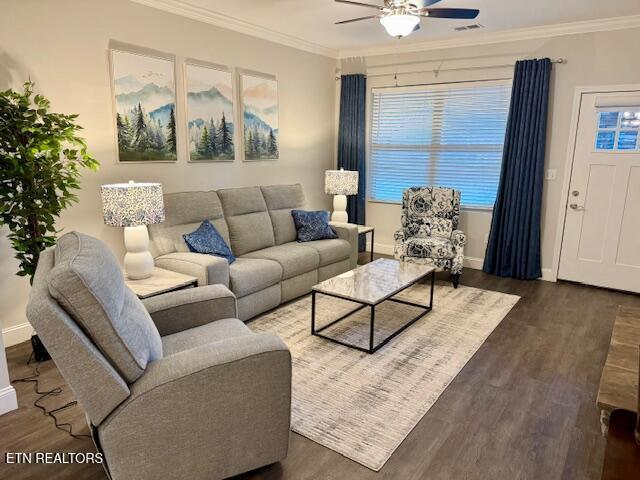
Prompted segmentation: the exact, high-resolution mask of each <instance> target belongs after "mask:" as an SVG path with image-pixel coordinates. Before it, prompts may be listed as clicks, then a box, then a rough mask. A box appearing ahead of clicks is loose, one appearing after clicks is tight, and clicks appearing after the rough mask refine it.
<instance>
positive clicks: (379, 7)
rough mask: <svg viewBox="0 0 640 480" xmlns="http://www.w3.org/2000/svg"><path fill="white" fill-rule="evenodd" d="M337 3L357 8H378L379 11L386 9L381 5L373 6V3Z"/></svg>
mask: <svg viewBox="0 0 640 480" xmlns="http://www.w3.org/2000/svg"><path fill="white" fill-rule="evenodd" d="M335 2H336V3H346V4H347V5H355V6H357V7H368V8H377V9H378V10H382V9H383V8H384V7H383V6H381V5H373V4H371V3H360V2H352V1H350V0H335Z"/></svg>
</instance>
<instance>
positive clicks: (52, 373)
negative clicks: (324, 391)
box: [0, 270, 640, 480]
mask: <svg viewBox="0 0 640 480" xmlns="http://www.w3.org/2000/svg"><path fill="white" fill-rule="evenodd" d="M462 284H464V285H470V286H474V287H478V288H484V289H488V290H496V291H500V292H505V293H513V294H517V295H520V296H521V297H522V300H521V301H520V302H519V303H518V304H517V305H516V306H515V307H514V309H513V310H512V311H511V312H510V313H509V315H508V316H507V317H506V318H505V319H504V320H503V322H502V323H501V324H500V325H499V326H498V328H496V330H495V331H494V332H493V333H492V335H491V336H490V337H489V338H488V340H487V341H486V343H485V344H484V345H483V346H482V347H481V348H480V350H478V352H477V353H476V354H475V356H474V357H473V358H472V359H471V360H470V361H469V363H468V364H467V365H466V366H465V368H464V369H463V370H462V371H461V372H460V374H459V375H458V376H457V377H456V379H455V380H454V381H453V382H452V383H451V385H450V386H449V387H448V388H447V390H446V391H445V392H444V394H443V395H442V396H441V397H440V399H439V400H438V402H437V403H436V404H435V405H434V406H433V408H431V410H430V411H429V412H428V413H427V414H426V415H425V416H424V418H423V419H422V420H421V421H420V423H418V425H417V426H416V428H415V429H414V430H413V431H412V432H411V434H410V435H409V436H408V437H407V438H406V439H405V441H404V442H403V444H402V445H401V446H400V447H399V448H398V450H396V452H395V454H394V455H393V456H392V457H391V459H390V460H389V461H388V462H387V464H386V465H385V466H384V468H383V469H382V470H381V471H380V472H378V473H376V472H373V471H370V470H368V469H367V468H365V467H363V466H361V465H359V464H357V463H355V462H353V461H351V460H349V459H347V458H345V457H342V456H341V455H339V454H337V453H335V452H333V451H332V450H329V449H327V448H325V447H322V446H321V445H318V444H316V443H314V442H312V441H310V440H307V439H306V438H304V437H302V436H300V435H297V434H292V435H291V445H290V451H289V456H288V457H287V459H286V460H285V461H283V462H281V463H279V464H276V465H271V466H269V467H265V468H262V469H260V470H257V471H254V472H250V473H248V474H245V475H242V476H240V477H238V478H241V479H252V480H253V479H256V480H257V479H260V480H262V479H269V480H271V479H295V480H305V479H336V480H338V479H350V480H360V479H362V480H364V479H385V480H387V479H402V480H405V479H406V480H419V479H429V480H440V479H443V480H444V479H455V480H461V479H465V480H472V479H479V480H480V479H481V480H499V479H505V480H513V479H536V480H538V479H545V480H551V479H566V480H577V479H599V478H600V473H601V469H602V462H603V455H604V447H605V439H604V438H603V437H602V436H601V434H600V425H599V417H598V410H597V408H596V393H597V389H598V382H599V379H600V372H601V370H602V366H603V365H604V361H605V357H606V354H607V348H608V345H609V339H610V336H611V329H612V325H613V321H614V318H615V315H616V310H617V308H618V305H631V306H640V296H637V295H629V294H624V293H618V292H612V291H609V290H604V289H599V288H592V287H588V286H582V285H576V284H571V283H564V282H560V283H549V282H543V281H530V282H525V281H518V280H512V279H503V278H498V277H493V276H490V275H486V274H484V273H482V272H480V271H477V270H465V272H464V274H463V276H462ZM436 301H437V299H436ZM29 352H30V346H29V344H27V343H25V344H21V345H17V346H15V347H11V348H9V349H8V350H7V357H8V362H9V370H10V375H11V378H12V379H15V378H19V377H23V376H26V375H28V374H29V372H30V369H29V368H27V367H26V366H25V363H26V361H27V358H28V356H29ZM41 371H42V375H41V379H42V387H43V388H45V389H47V388H53V387H55V386H58V385H63V384H64V380H63V379H62V377H61V376H60V374H59V373H58V371H57V369H56V368H55V365H53V363H52V362H46V363H45V364H43V365H42V367H41ZM14 386H15V388H16V390H17V392H18V399H19V404H20V408H19V409H18V410H17V411H15V412H11V413H9V414H7V415H4V416H2V417H0V449H1V450H2V452H3V453H4V452H6V451H51V452H80V451H93V445H92V443H91V441H90V440H89V439H74V438H71V437H69V436H68V435H66V434H65V433H63V432H60V431H59V430H56V429H55V428H54V427H53V424H52V421H51V419H50V418H46V417H44V416H43V415H42V413H41V412H40V411H39V410H38V409H36V408H35V407H33V405H32V403H33V401H34V400H35V399H36V398H37V396H36V395H35V394H34V393H33V387H32V385H31V384H23V383H17V384H15V385H14ZM71 398H72V396H71V393H70V391H69V388H68V387H66V386H65V387H64V393H63V395H61V396H58V397H53V398H48V399H46V400H45V401H44V402H43V403H44V404H45V405H47V406H48V408H55V407H57V406H60V405H62V404H64V403H66V402H67V401H68V400H69V399H71ZM60 419H61V420H63V421H69V422H70V423H72V424H73V425H74V426H75V428H74V430H77V431H78V433H88V432H87V428H86V426H85V425H84V414H83V412H82V410H81V408H80V407H78V406H76V407H72V408H71V409H69V410H67V411H65V412H63V413H62V414H60ZM0 461H1V462H4V459H2V460H0ZM9 478H11V479H12V480H20V479H27V478H29V479H45V478H46V479H62V478H73V479H101V480H102V479H105V478H106V475H105V474H104V472H103V471H102V468H101V467H100V466H97V465H30V466H25V465H21V466H16V465H6V464H4V463H0V479H9Z"/></svg>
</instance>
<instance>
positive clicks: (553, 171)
mask: <svg viewBox="0 0 640 480" xmlns="http://www.w3.org/2000/svg"><path fill="white" fill-rule="evenodd" d="M557 175H558V171H557V170H556V169H555V168H550V169H548V170H547V175H546V176H545V178H546V179H547V180H555V179H556V176H557Z"/></svg>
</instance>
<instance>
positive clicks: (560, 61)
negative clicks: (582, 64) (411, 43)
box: [336, 58, 567, 80]
mask: <svg viewBox="0 0 640 480" xmlns="http://www.w3.org/2000/svg"><path fill="white" fill-rule="evenodd" d="M414 63H424V62H414ZM551 63H555V64H560V65H562V64H565V63H567V59H566V58H556V59H553V60H551ZM389 66H391V67H393V66H394V65H393V64H391V65H380V66H376V67H375V68H386V67H389ZM513 66H515V63H505V64H502V65H482V66H474V67H458V68H433V69H431V70H413V71H409V72H396V73H376V74H374V75H365V77H366V78H376V77H397V76H398V75H412V74H416V73H435V74H436V77H437V76H438V74H440V72H460V71H469V70H486V69H493V68H508V67H513ZM340 79H341V77H340V76H339V75H338V76H336V80H340Z"/></svg>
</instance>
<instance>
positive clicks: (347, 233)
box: [329, 222, 359, 268]
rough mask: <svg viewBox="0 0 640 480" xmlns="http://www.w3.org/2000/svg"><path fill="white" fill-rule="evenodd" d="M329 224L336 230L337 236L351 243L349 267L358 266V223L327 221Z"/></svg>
mask: <svg viewBox="0 0 640 480" xmlns="http://www.w3.org/2000/svg"><path fill="white" fill-rule="evenodd" d="M329 225H330V226H331V228H332V229H333V231H334V232H336V235H338V238H340V239H342V240H346V241H347V242H349V244H350V245H351V254H350V255H349V260H350V261H351V268H356V267H357V266H358V250H359V248H358V225H356V224H354V223H342V222H329Z"/></svg>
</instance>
